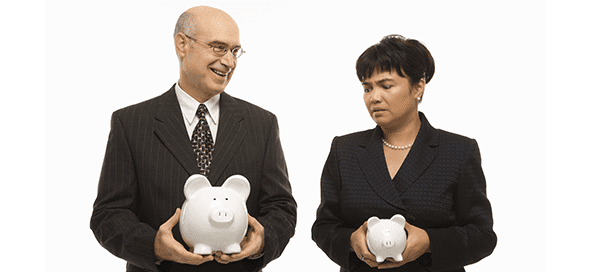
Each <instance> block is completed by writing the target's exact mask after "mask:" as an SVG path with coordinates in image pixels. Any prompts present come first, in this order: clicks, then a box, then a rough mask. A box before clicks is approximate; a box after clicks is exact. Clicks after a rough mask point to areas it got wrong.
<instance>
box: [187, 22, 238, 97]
mask: <svg viewBox="0 0 590 272" xmlns="http://www.w3.org/2000/svg"><path fill="white" fill-rule="evenodd" d="M198 25H199V24H198ZM189 40H190V42H189V49H188V51H187V54H186V56H185V57H184V59H183V60H182V62H181V72H182V73H183V74H184V77H185V78H186V83H187V84H188V85H190V87H192V88H194V89H195V90H198V91H199V92H202V93H204V94H207V95H210V96H213V95H217V94H219V93H221V92H223V91H224V90H225V87H226V86H227V84H228V83H229V81H230V79H231V77H232V75H233V73H234V71H235V68H236V65H237V59H235V58H234V56H233V55H232V53H231V52H230V51H231V50H232V49H234V48H236V47H240V37H239V31H238V28H237V25H236V24H235V22H233V21H231V22H228V21H227V20H223V19H217V18H214V19H212V20H209V21H206V22H204V23H202V24H200V25H199V28H198V31H197V32H196V34H195V35H194V36H193V37H191V38H189ZM195 40H196V41H195ZM197 41H198V42H197ZM211 46H214V47H226V48H227V49H228V52H227V53H226V54H225V55H223V56H219V55H218V54H216V53H215V52H214V51H213V48H211ZM181 87H182V86H181Z"/></svg>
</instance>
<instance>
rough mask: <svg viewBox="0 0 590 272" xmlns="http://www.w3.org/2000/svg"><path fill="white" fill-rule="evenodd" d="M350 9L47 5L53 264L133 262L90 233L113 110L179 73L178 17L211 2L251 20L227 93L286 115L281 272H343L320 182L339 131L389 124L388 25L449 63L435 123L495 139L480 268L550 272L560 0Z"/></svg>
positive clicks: (296, 4) (489, 149) (438, 82)
mask: <svg viewBox="0 0 590 272" xmlns="http://www.w3.org/2000/svg"><path fill="white" fill-rule="evenodd" d="M342 2H344V1H342ZM348 2H349V3H341V2H340V1H121V0H118V1H100V2H94V1H93V2H89V1H52V2H51V3H47V4H46V18H45V19H46V40H45V46H46V65H47V66H46V75H45V80H46V132H45V133H46V144H47V146H46V150H47V161H46V178H47V183H46V187H45V196H46V198H45V200H46V201H45V204H46V206H45V216H46V221H45V230H46V231H45V234H46V237H45V247H46V248H45V249H46V251H45V254H46V256H45V261H46V269H47V270H49V271H58V270H59V271H76V270H79V269H78V268H80V267H84V270H85V271H124V261H123V260H120V259H118V258H116V257H114V256H113V255H111V254H110V253H109V252H107V251H106V250H105V249H103V248H102V247H101V246H100V245H99V244H98V242H97V241H96V240H95V238H94V236H93V234H92V232H91V230H90V228H89V220H90V214H91V211H92V203H93V201H94V198H95V197H96V186H97V182H98V177H99V173H100V169H101V164H102V159H103V156H104V150H105V146H106V141H107V135H108V132H109V121H110V115H111V113H112V112H113V111H115V110H117V109H119V108H121V107H124V106H127V105H130V104H134V103H137V102H140V101H143V100H146V99H149V98H152V97H154V96H157V95H160V94H161V93H163V92H165V91H166V90H168V88H170V87H171V86H172V84H173V83H174V82H176V80H177V79H178V66H177V65H178V64H177V59H176V55H175V53H174V49H173V40H172V32H173V29H174V24H175V22H176V19H177V18H178V16H179V15H180V14H181V13H182V12H183V11H184V10H186V9H188V8H190V7H192V6H194V5H210V6H213V7H217V8H220V9H222V10H224V11H226V12H228V13H229V14H230V15H231V16H232V17H233V18H234V19H235V20H236V21H237V23H238V25H239V26H240V31H241V43H242V45H243V47H244V49H245V50H246V51H247V53H246V54H245V55H243V56H242V57H241V58H240V59H239V65H238V67H237V71H236V72H235V74H234V77H233V78H232V81H231V83H230V84H229V86H228V88H227V89H226V92H228V93H230V94H232V95H234V96H236V97H239V98H243V99H245V100H247V101H250V102H252V103H254V104H257V105H259V106H261V107H263V108H266V109H268V110H270V111H272V112H274V113H275V114H276V115H277V116H278V118H279V126H280V129H281V139H282V144H283V148H284V151H285V156H286V159H287V164H288V167H289V174H290V178H291V184H292V186H293V193H294V195H295V198H296V200H297V201H298V204H299V209H298V214H299V216H298V225H297V230H296V234H295V236H294V237H293V238H292V240H291V242H290V244H289V245H288V246H287V248H286V250H285V252H284V253H283V256H282V257H281V258H279V259H278V260H276V261H274V262H272V263H271V264H270V265H269V266H268V267H267V268H266V269H265V271H300V270H303V269H309V267H310V265H312V264H313V269H312V270H313V271H338V268H337V266H336V265H335V264H334V263H332V262H331V261H330V260H329V259H328V257H327V256H326V255H325V254H324V253H323V252H322V251H321V250H320V249H319V248H318V247H317V246H316V245H315V243H314V242H313V241H312V240H311V232H310V229H311V225H312V223H313V221H314V220H315V210H316V208H317V206H318V204H319V178H320V174H321V170H322V167H323V165H324V162H325V159H326V157H327V155H328V151H329V147H330V142H331V140H332V138H333V137H334V136H336V135H342V134H346V133H350V132H355V131H359V130H364V129H368V128H372V127H374V122H373V121H372V120H371V119H370V117H369V115H368V114H367V113H366V109H365V108H364V104H363V100H362V88H361V85H360V84H359V82H358V80H357V79H356V75H355V69H354V65H355V61H356V58H357V57H358V56H359V55H360V54H361V53H362V52H363V51H364V50H365V49H366V48H367V47H369V46H370V45H372V44H374V43H376V42H378V41H379V40H380V39H381V38H382V37H383V36H385V35H387V34H402V35H404V36H406V37H409V38H414V39H417V40H420V41H422V42H424V43H425V44H426V46H427V47H428V48H429V50H430V51H431V53H432V55H433V57H434V59H435V62H436V73H435V75H434V78H433V79H432V81H431V82H430V83H429V84H428V85H427V86H426V92H425V95H424V102H423V103H422V104H421V105H420V110H421V111H423V112H424V113H425V114H426V115H427V117H428V118H429V121H430V122H431V124H433V126H435V127H437V128H441V129H445V130H448V131H452V132H455V133H459V134H463V135H466V136H469V137H472V138H475V139H477V140H478V142H479V145H480V149H481V154H482V158H483V168H484V172H485V174H486V178H487V184H488V196H489V199H490V200H491V202H492V208H493V212H494V219H495V230H496V233H497V235H498V245H497V247H496V249H495V251H494V253H493V254H492V255H491V256H490V257H488V258H486V259H484V260H483V261H481V262H479V263H477V264H474V265H471V266H468V267H467V270H468V271H498V269H506V265H507V264H510V266H511V267H513V269H510V270H513V271H542V270H544V266H545V259H546V258H547V257H549V256H547V254H546V250H545V248H546V241H545V231H546V228H545V224H544V223H545V220H546V214H545V213H546V209H545V205H546V197H545V193H546V192H545V190H546V189H545V171H544V169H545V167H546V166H547V164H546V160H545V159H546V151H545V141H546V136H545V132H546V124H545V121H546V120H545V119H546V118H545V88H546V86H545V81H544V78H545V76H546V70H545V69H546V63H545V49H546V48H545V41H546V36H545V35H546V32H545V31H546V28H545V3H543V2H541V1H486V2H481V1H477V3H476V1H362V2H358V3H354V4H353V3H352V1H348ZM21 83H26V82H21ZM304 126H305V129H303V128H304ZM303 131H313V132H314V133H313V134H312V135H305V134H304V133H303ZM64 252H68V253H67V254H64ZM64 259H65V260H64Z"/></svg>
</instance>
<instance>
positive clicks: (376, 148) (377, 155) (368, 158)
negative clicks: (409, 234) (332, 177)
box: [358, 127, 406, 211]
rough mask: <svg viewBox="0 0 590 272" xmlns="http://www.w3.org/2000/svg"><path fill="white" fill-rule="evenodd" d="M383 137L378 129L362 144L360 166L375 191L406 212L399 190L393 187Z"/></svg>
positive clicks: (359, 154) (359, 157) (359, 158)
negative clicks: (382, 142) (382, 141)
mask: <svg viewBox="0 0 590 272" xmlns="http://www.w3.org/2000/svg"><path fill="white" fill-rule="evenodd" d="M382 137H383V131H382V130H381V128H380V127H376V128H375V129H374V130H373V133H372V134H371V136H370V137H367V138H366V139H365V141H364V142H363V143H361V144H360V147H361V151H360V152H359V153H358V160H359V164H360V166H361V169H362V171H363V174H364V175H365V178H366V179H367V182H368V183H369V185H370V186H371V187H372V188H373V190H374V191H375V192H376V193H377V194H378V195H379V196H380V197H381V198H382V199H383V200H385V201H387V202H388V203H389V204H391V205H393V206H395V207H396V208H398V209H401V210H404V211H405V210H406V209H405V206H404V203H403V202H402V200H401V197H400V194H399V193H398V191H397V188H396V187H395V186H391V185H392V182H391V177H390V176H389V171H388V170H387V164H386V162H385V155H384V154H383V146H382V144H381V138H382Z"/></svg>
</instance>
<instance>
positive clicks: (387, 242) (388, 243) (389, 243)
mask: <svg viewBox="0 0 590 272" xmlns="http://www.w3.org/2000/svg"><path fill="white" fill-rule="evenodd" d="M383 236H384V240H383V247H385V248H392V247H393V246H394V245H395V243H394V242H393V239H392V237H391V230H390V229H386V230H383Z"/></svg>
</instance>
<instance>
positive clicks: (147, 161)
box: [90, 7, 297, 271]
mask: <svg viewBox="0 0 590 272" xmlns="http://www.w3.org/2000/svg"><path fill="white" fill-rule="evenodd" d="M174 46H175V50H176V54H177V56H178V60H179V64H180V78H179V80H178V82H177V83H176V84H174V85H173V86H172V88H170V89H169V90H168V91H166V92H165V93H163V94H162V95H160V96H158V97H155V98H153V99H150V100H147V101H144V102H141V103H139V104H135V105H132V106H129V107H126V108H123V109H120V110H117V111H115V112H114V113H113V115H112V119H111V131H110V133H109V138H108V142H107V148H106V152H105V158H104V162H103V167H102V171H101V175H100V179H99V183H98V194H97V197H96V201H95V203H94V210H93V213H92V218H91V221H90V227H91V229H92V231H93V232H94V235H95V236H96V239H97V240H98V241H99V242H100V244H101V245H102V246H103V247H104V248H106V249H107V250H108V251H110V252H111V253H112V254H114V255H115V256H118V257H120V258H123V259H125V260H126V261H127V271H261V270H262V268H263V267H265V266H266V265H267V264H268V263H269V262H270V261H272V260H274V259H276V258H277V257H279V256H280V255H281V253H282V252H283V250H284V249H285V247H286V246H287V243H288V242H289V240H290V238H291V237H292V236H293V234H294V232H295V223H296V210H297V204H296V202H295V200H294V198H293V195H292V193H291V185H290V183H289V179H288V175H287V166H286V163H285V159H284V156H283V151H282V147H281V143H280V139H279V130H278V122H277V118H276V116H275V115H274V114H272V113H271V112H269V111H266V110H264V109H262V108H260V107H258V106H255V105H253V104H251V103H248V102H246V101H243V100H240V99H238V98H234V97H232V96H230V95H229V94H226V93H224V89H225V87H226V86H227V84H228V83H229V81H230V80H231V78H232V75H233V73H234V72H235V70H236V66H237V60H238V58H239V57H240V56H241V55H242V54H243V52H244V51H243V50H242V48H241V44H240V36H239V29H238V26H237V24H236V22H235V21H234V20H233V19H232V18H231V17H230V16H229V15H228V14H227V13H225V12H223V11H221V10H219V9H215V8H211V7H194V8H191V9H189V10H187V11H186V12H184V13H183V14H182V15H181V16H180V18H179V19H178V22H177V25H176V28H175V31H174ZM203 116H204V117H203ZM199 173H200V174H203V175H206V176H207V177H208V179H209V181H210V183H211V184H212V185H213V186H220V185H222V184H223V182H224V181H225V180H226V179H227V178H228V177H230V176H232V175H234V174H240V175H243V176H245V177H246V178H247V179H248V181H249V182H250V187H251V192H250V196H249V197H248V200H247V202H246V206H247V208H248V213H249V218H248V225H249V228H248V232H247V234H246V237H245V238H244V239H243V241H242V243H241V247H242V251H241V252H240V253H236V254H229V255H228V254H225V253H223V252H212V253H211V254H208V255H198V254H194V253H192V252H191V251H190V250H191V249H190V248H189V247H188V246H187V245H186V244H185V243H184V241H183V239H182V238H181V236H180V232H179V229H178V227H177V223H178V221H179V218H180V214H181V212H182V211H181V210H180V209H179V208H180V207H181V206H182V203H183V202H184V200H185V197H184V194H183V186H184V183H185V181H186V179H187V178H188V177H189V176H191V175H193V174H199Z"/></svg>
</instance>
